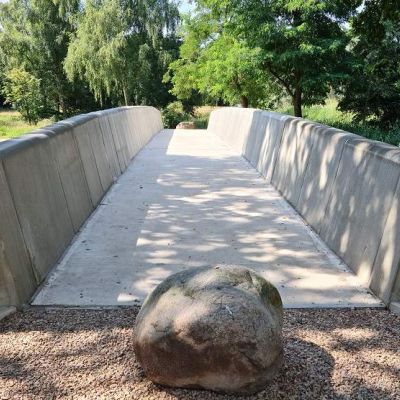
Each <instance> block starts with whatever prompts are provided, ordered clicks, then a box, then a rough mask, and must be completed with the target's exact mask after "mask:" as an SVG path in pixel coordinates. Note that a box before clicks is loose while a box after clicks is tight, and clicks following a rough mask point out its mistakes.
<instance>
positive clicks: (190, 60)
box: [165, 5, 268, 107]
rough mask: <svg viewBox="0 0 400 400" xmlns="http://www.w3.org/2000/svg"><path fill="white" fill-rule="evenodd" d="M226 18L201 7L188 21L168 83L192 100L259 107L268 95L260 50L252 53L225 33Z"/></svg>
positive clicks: (176, 94)
mask: <svg viewBox="0 0 400 400" xmlns="http://www.w3.org/2000/svg"><path fill="white" fill-rule="evenodd" d="M224 24H225V20H224V18H223V17H221V16H219V15H216V14H213V13H211V12H210V10H209V9H208V8H207V7H205V6H201V5H199V7H198V8H197V13H196V15H195V16H194V17H190V16H188V17H187V18H186V20H185V23H184V26H183V29H182V37H183V44H182V46H181V48H180V58H179V59H178V60H176V61H175V62H173V63H172V64H171V65H170V67H169V73H168V74H167V75H166V76H165V80H166V81H171V82H172V84H173V89H172V93H173V94H174V95H175V96H177V97H178V98H179V99H181V100H184V99H188V98H189V97H190V96H192V95H193V91H199V92H200V93H201V94H203V95H204V96H205V97H206V98H208V99H212V100H214V101H217V100H218V99H222V100H223V101H224V102H225V103H228V104H237V103H238V102H240V103H241V105H242V107H248V106H249V103H251V104H253V105H257V104H258V103H259V102H260V101H261V99H263V98H264V97H265V96H267V97H268V92H267V91H266V90H265V89H266V87H267V85H266V82H265V80H264V81H263V75H262V71H261V64H260V57H259V49H250V48H249V47H247V46H246V44H245V43H244V42H243V41H241V40H237V39H236V38H235V37H234V36H233V35H230V34H229V33H227V32H226V31H225V30H224Z"/></svg>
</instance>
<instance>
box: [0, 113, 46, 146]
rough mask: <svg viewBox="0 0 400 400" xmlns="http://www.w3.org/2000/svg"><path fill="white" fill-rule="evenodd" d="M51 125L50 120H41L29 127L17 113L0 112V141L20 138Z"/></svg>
mask: <svg viewBox="0 0 400 400" xmlns="http://www.w3.org/2000/svg"><path fill="white" fill-rule="evenodd" d="M51 123H52V121H51V120H50V119H43V120H41V121H39V122H38V124H37V125H30V124H28V123H27V122H25V121H24V120H23V119H22V117H21V114H20V113H19V112H18V111H13V110H0V140H2V139H8V138H13V137H17V136H21V135H23V134H24V133H29V132H32V131H34V130H35V129H39V128H42V127H44V126H46V125H50V124H51Z"/></svg>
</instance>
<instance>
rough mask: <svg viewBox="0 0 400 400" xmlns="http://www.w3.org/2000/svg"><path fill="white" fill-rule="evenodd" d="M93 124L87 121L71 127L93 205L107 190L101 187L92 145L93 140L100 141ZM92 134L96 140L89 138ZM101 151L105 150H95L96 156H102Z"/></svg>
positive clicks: (95, 204)
mask: <svg viewBox="0 0 400 400" xmlns="http://www.w3.org/2000/svg"><path fill="white" fill-rule="evenodd" d="M95 126H96V123H95V122H92V121H89V122H87V123H85V124H82V125H76V126H74V128H73V134H74V137H75V140H76V143H77V145H78V148H79V153H80V155H81V160H82V164H83V169H84V171H85V176H86V181H87V184H88V188H89V194H90V198H91V200H92V204H93V206H94V207H96V206H97V205H98V204H99V202H100V200H101V199H102V197H103V196H104V194H105V192H106V191H107V189H106V188H104V187H103V185H102V182H101V179H100V173H99V169H98V166H97V162H96V155H95V152H94V149H93V145H92V142H93V141H94V142H97V143H99V145H100V143H101V141H102V139H101V137H100V134H99V132H96V130H95ZM92 135H97V136H98V140H97V141H96V140H91V136H92ZM102 151H104V152H105V150H104V149H102V150H101V151H100V153H99V152H97V153H98V154H97V157H99V156H102ZM110 179H111V178H110Z"/></svg>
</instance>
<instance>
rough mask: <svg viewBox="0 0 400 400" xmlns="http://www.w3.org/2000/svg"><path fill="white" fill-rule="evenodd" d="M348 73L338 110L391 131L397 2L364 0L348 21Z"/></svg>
mask: <svg viewBox="0 0 400 400" xmlns="http://www.w3.org/2000/svg"><path fill="white" fill-rule="evenodd" d="M351 34H352V37H353V42H352V47H351V52H352V54H353V56H354V61H353V63H352V74H351V79H349V80H348V81H347V83H346V85H344V87H343V89H342V93H343V95H344V96H343V99H342V100H341V102H340V104H339V106H340V109H341V110H344V111H351V112H353V113H354V118H355V120H356V121H363V122H367V121H369V123H370V124H372V125H379V126H381V127H384V128H386V129H387V130H391V129H392V128H393V127H394V126H395V125H396V124H398V123H399V122H400V111H399V110H400V9H399V7H398V2H397V1H392V0H389V1H387V0H385V1H382V0H379V1H367V2H366V4H365V7H364V9H363V10H362V12H361V13H360V14H359V15H357V16H356V17H355V18H354V19H353V21H352V31H351Z"/></svg>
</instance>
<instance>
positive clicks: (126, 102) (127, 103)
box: [122, 85, 129, 106]
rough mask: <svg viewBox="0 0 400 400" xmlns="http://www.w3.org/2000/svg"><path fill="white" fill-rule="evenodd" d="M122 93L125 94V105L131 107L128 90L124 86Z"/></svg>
mask: <svg viewBox="0 0 400 400" xmlns="http://www.w3.org/2000/svg"><path fill="white" fill-rule="evenodd" d="M122 91H123V92H124V100H125V105H126V106H128V105H129V98H128V90H127V88H126V86H125V85H124V86H123V88H122Z"/></svg>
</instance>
